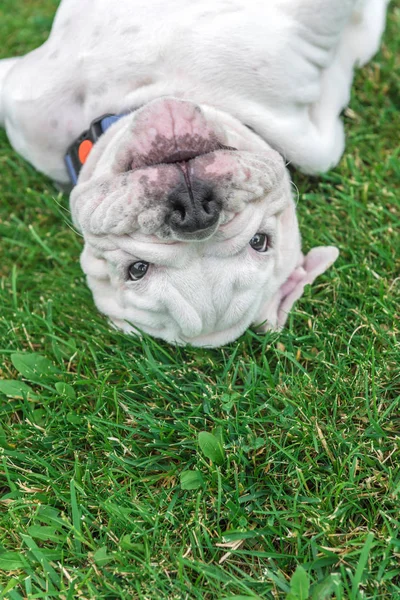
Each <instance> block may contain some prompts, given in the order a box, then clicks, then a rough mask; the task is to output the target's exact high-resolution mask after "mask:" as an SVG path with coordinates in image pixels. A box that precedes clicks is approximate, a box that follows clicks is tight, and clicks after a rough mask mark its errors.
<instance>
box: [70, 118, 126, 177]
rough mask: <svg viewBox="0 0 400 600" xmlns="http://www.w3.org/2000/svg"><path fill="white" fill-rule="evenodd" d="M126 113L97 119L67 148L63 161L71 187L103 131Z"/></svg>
mask: <svg viewBox="0 0 400 600" xmlns="http://www.w3.org/2000/svg"><path fill="white" fill-rule="evenodd" d="M127 114H128V113H122V114H120V115H113V114H107V115H102V116H101V117H98V118H97V119H95V120H94V121H92V122H91V124H90V127H89V129H87V130H86V131H84V132H83V133H82V134H81V135H80V136H79V137H78V138H77V139H76V140H75V141H74V142H73V143H72V144H71V145H70V146H69V148H68V150H67V152H66V154H65V156H64V161H65V164H66V167H67V171H68V174H69V177H70V179H71V182H72V185H76V184H77V182H78V177H79V173H80V170H81V168H82V166H83V165H84V163H85V162H86V159H87V157H88V156H89V154H90V151H91V150H92V148H93V146H94V144H95V143H96V142H97V140H98V139H99V137H100V136H101V135H103V133H104V132H105V131H107V129H108V128H109V127H111V125H113V124H114V123H116V122H117V121H119V119H121V118H122V117H125V115H127Z"/></svg>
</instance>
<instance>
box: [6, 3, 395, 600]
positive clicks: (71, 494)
mask: <svg viewBox="0 0 400 600" xmlns="http://www.w3.org/2000/svg"><path fill="white" fill-rule="evenodd" d="M56 4H57V3H56V2H54V1H52V0H30V1H24V2H14V1H12V0H2V3H1V6H0V39H1V40H2V49H1V52H2V55H3V56H6V55H12V54H21V53H24V52H27V51H29V50H31V49H33V48H34V47H35V46H37V45H38V44H40V43H41V42H42V41H43V40H44V39H45V38H46V36H47V33H48V31H49V28H50V26H51V21H52V16H53V13H54V10H55V7H56ZM399 27H400V2H399V1H398V0H397V1H396V2H394V3H392V5H391V8H390V14H389V23H388V28H387V31H386V34H385V37H384V43H383V46H382V50H381V52H380V53H379V54H378V55H377V56H376V57H375V59H374V60H373V62H372V63H371V64H369V65H368V66H367V67H366V68H364V69H363V70H361V71H359V72H357V75H356V78H355V85H354V88H353V95H352V99H351V103H350V109H348V110H347V111H346V113H345V116H344V118H345V122H346V130H347V148H346V152H345V155H344V157H343V159H342V161H341V163H340V165H339V166H338V167H337V168H336V169H334V170H332V171H331V172H330V173H329V174H327V175H325V176H322V177H320V178H310V177H305V176H302V175H301V174H299V173H297V172H293V174H292V175H293V179H294V182H295V183H296V185H297V187H298V189H299V194H300V197H299V203H298V209H299V217H300V221H301V230H302V233H303V239H304V247H305V248H306V249H307V248H310V247H311V246H314V245H323V244H333V245H337V246H338V247H339V248H340V252H341V254H340V257H339V259H338V261H337V262H336V263H335V266H334V267H333V268H331V269H330V270H329V271H328V272H327V273H326V274H325V275H323V276H322V277H320V278H319V279H318V281H317V283H316V284H315V285H314V286H313V288H312V290H311V289H310V290H308V291H307V292H306V294H305V296H304V297H303V298H302V299H301V301H299V302H298V304H297V305H296V309H295V310H294V311H293V313H292V314H291V317H290V319H289V323H288V326H287V328H286V329H285V331H283V332H282V333H280V334H279V335H278V334H276V333H272V334H268V335H265V336H259V335H256V334H255V333H253V332H251V331H248V332H247V333H246V334H245V335H243V336H242V337H241V338H240V339H239V340H238V341H237V342H235V343H233V344H230V345H228V346H226V347H224V348H222V349H214V350H208V349H201V350H196V349H190V348H187V349H184V348H174V347H171V346H169V345H167V344H166V343H162V342H158V341H154V340H152V339H150V338H147V337H145V338H144V339H143V340H138V339H134V338H130V337H127V336H125V335H123V334H122V333H119V332H116V331H113V330H111V329H110V327H109V326H108V324H107V322H106V320H105V319H104V318H103V317H102V316H101V315H99V314H97V313H96V312H95V311H94V309H93V303H92V298H91V294H90V292H89V290H88V288H87V287H86V285H85V281H84V277H83V276H82V273H81V270H80V267H79V263H78V257H79V253H80V250H81V239H80V237H79V236H78V235H77V234H76V233H75V232H74V230H73V228H72V226H71V222H70V216H69V212H68V199H67V198H66V197H65V196H62V195H61V194H59V193H58V192H57V191H56V190H55V188H54V187H53V186H52V183H51V182H50V181H48V180H47V179H46V178H44V177H43V176H41V175H39V174H37V173H35V171H34V170H33V168H31V167H30V166H29V165H27V164H26V163H25V162H24V161H23V160H22V159H21V158H20V157H19V156H17V154H16V153H15V152H13V150H12V149H11V148H10V146H9V144H8V142H7V138H6V136H5V134H4V132H2V131H1V132H0V192H1V206H0V238H1V246H0V251H1V263H0V282H1V283H0V306H1V315H0V379H1V381H0V386H1V387H0V390H1V391H0V598H9V599H11V600H20V599H21V598H57V599H58V598H61V599H65V600H71V599H75V598H80V599H82V600H83V599H94V600H99V599H103V598H107V599H117V598H122V599H127V600H128V599H132V598H135V599H136V598H137V599H143V600H144V599H146V600H147V599H148V600H163V599H174V598H176V599H189V600H191V599H199V600H200V599H205V600H210V599H224V600H228V599H231V600H233V599H234V598H236V599H237V600H238V599H239V598H240V599H245V598H246V599H248V600H250V599H253V600H254V599H260V598H267V599H269V598H271V599H275V598H282V599H285V598H288V599H291V600H304V599H306V598H309V597H310V598H313V599H314V600H324V599H325V598H335V599H337V600H340V599H342V600H344V599H349V600H357V599H361V598H365V599H378V598H379V599H381V598H388V599H389V598H390V599H394V600H395V599H400V510H399V506H400V471H399V459H400V437H399V431H400V395H399V394H400V378H399V362H400V360H399V358H400V351H399V346H398V345H397V344H398V336H399V322H398V307H399V298H400V295H399V284H400V278H399V271H398V266H399V264H398V262H397V271H396V254H397V261H398V258H399V249H400V244H399V235H398V233H399V225H400V203H399V197H398V194H399V184H400V161H399V148H398V141H399V130H400V118H399V112H398V110H399V98H400V68H399V53H400V39H399ZM396 105H397V107H396ZM396 312H397V315H396ZM9 380H14V381H13V382H12V381H11V382H10V381H9ZM294 573H295V575H294V576H293V574H294ZM1 590H2V591H1Z"/></svg>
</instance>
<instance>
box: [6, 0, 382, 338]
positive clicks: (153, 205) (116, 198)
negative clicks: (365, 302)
mask: <svg viewBox="0 0 400 600" xmlns="http://www.w3.org/2000/svg"><path fill="white" fill-rule="evenodd" d="M386 4H387V1H386V0H251V1H250V0H232V1H230V0H213V1H208V0H207V1H202V2H191V1H190V0H169V1H165V0H163V1H158V0H157V1H154V2H145V1H143V0H135V1H134V2H133V1H132V0H120V1H118V2H114V3H110V2H107V1H106V0H96V1H94V0H91V1H89V0H85V1H82V0H63V2H62V4H61V6H60V9H59V11H58V13H57V16H56V19H55V22H54V25H53V29H52V32H51V35H50V37H49V39H48V41H47V42H46V43H45V44H44V45H43V46H41V47H40V48H38V49H37V50H35V51H33V52H31V53H30V54H28V55H27V56H25V57H23V58H17V59H10V60H6V61H1V62H0V123H3V124H4V125H5V127H6V130H7V134H8V136H9V139H10V141H11V143H12V144H13V146H14V147H15V149H16V150H17V151H18V152H19V153H20V154H22V155H23V156H24V157H25V158H26V159H27V160H28V161H30V162H31V163H32V164H33V165H34V166H35V167H36V168H37V169H39V170H40V171H42V172H44V173H46V174H47V175H48V176H49V177H51V178H52V179H54V180H55V181H58V182H60V183H66V182H67V181H68V176H67V171H66V169H65V165H64V160H63V159H64V154H65V152H66V149H67V148H68V146H69V145H70V144H71V142H72V141H73V140H74V139H75V138H77V137H78V136H79V135H80V134H81V133H82V131H83V130H85V129H87V127H88V125H89V124H90V122H91V121H92V120H93V119H95V118H96V117H99V116H100V115H102V114H105V113H113V114H121V113H126V112H129V111H135V112H132V113H131V114H129V115H127V116H125V117H124V118H123V119H121V120H120V121H119V122H118V123H117V124H115V125H113V127H111V129H110V130H109V131H108V132H106V133H105V134H104V136H103V138H102V139H101V140H100V141H99V142H97V143H96V145H95V147H94V149H93V151H92V153H91V155H90V157H89V159H88V161H87V163H86V164H85V165H84V168H83V171H82V175H81V176H80V178H79V182H78V186H77V187H76V188H75V190H74V192H73V194H72V197H71V208H72V212H73V217H74V220H75V222H76V224H77V225H78V226H79V227H80V228H81V229H82V231H83V233H84V236H85V240H86V248H85V251H84V254H83V259H82V265H83V268H84V270H85V272H86V273H87V275H88V281H89V285H90V286H91V288H92V290H93V292H94V295H95V300H96V303H97V305H98V307H99V308H100V310H102V311H103V312H105V313H106V314H108V315H109V316H110V317H111V318H112V319H113V320H114V322H115V323H117V324H118V325H119V326H121V327H123V328H125V329H128V330H131V329H132V328H131V327H130V326H128V325H127V324H126V321H128V322H130V323H131V324H133V325H134V326H135V325H136V326H137V327H139V328H141V329H144V330H145V331H148V332H150V333H152V334H154V335H156V336H160V337H163V338H165V339H167V340H169V341H174V342H192V343H195V344H206V345H219V344H221V343H225V342H227V341H230V340H231V339H234V338H235V337H237V336H238V335H239V334H240V333H242V332H243V331H244V329H245V328H246V327H247V326H248V325H250V324H251V323H254V322H261V321H263V322H265V323H266V326H267V327H276V326H279V325H281V324H282V323H283V322H284V316H283V315H285V314H286V313H287V310H288V309H289V308H290V306H291V304H292V303H293V301H294V300H295V299H296V298H297V297H299V295H301V292H302V289H303V287H304V285H305V284H306V283H310V282H311V281H312V280H313V279H314V278H315V276H317V275H318V274H320V273H321V272H323V271H324V270H325V269H326V268H327V267H328V266H329V264H331V263H332V262H333V260H334V259H335V257H336V255H337V252H336V251H335V249H319V250H318V249H317V250H314V252H313V253H310V255H309V257H308V260H304V257H303V255H302V254H301V252H300V237H299V233H298V228H297V221H296V217H295V213H294V204H293V200H292V199H291V195H290V187H289V180H288V176H287V174H286V172H285V169H284V162H283V161H282V159H281V158H280V157H279V156H278V154H277V153H276V152H275V151H274V150H276V151H278V152H279V153H280V154H281V155H282V156H283V157H284V159H285V160H286V161H289V162H292V163H293V164H295V165H296V166H298V167H299V168H301V169H302V170H304V171H305V172H310V173H315V172H319V171H324V170H326V169H328V168H329V167H331V166H333V165H335V164H336V163H337V162H338V160H339V158H340V156H341V154H342V152H343V149H344V136H343V127H342V123H341V121H340V118H339V114H340V111H341V110H342V108H343V107H344V106H345V105H346V103H347V101H348V98H349V93H350V87H351V81H352V75H353V67H354V65H355V64H357V63H358V64H362V63H364V62H366V61H367V60H368V59H369V58H370V57H371V56H372V55H373V54H374V53H375V52H376V50H377V48H378V45H379V40H380V36H381V34H382V31H383V27H384V18H385V10H386ZM139 107H143V108H140V109H139V110H137V111H136V110H135V109H138V108H139ZM246 126H247V127H246ZM160 140H161V142H162V143H161V145H160ZM121 148H122V149H121ZM272 148H273V149H274V150H272ZM128 155H129V160H128V163H129V165H130V169H129V175H127V167H126V165H127V162H126V161H127V156H128ZM171 157H175V158H171ZM124 161H125V162H124ZM132 161H133V163H132ZM122 162H124V166H123V167H122V166H121V164H122ZM132 164H133V167H132ZM182 165H183V166H182ZM117 180H118V183H116V182H117ZM182 182H183V183H182ZM182 185H187V186H188V190H189V192H188V194H189V196H190V199H191V200H190V202H192V204H191V205H190V208H188V207H187V206H186V204H185V206H184V208H183V209H182V206H183V204H182V202H184V203H185V202H187V200H182V198H183V192H182ZM179 186H181V187H179ZM196 186H197V187H196ZM178 188H179V190H180V191H179V194H178V195H179V200H178V208H179V210H178V211H177V209H176V206H177V205H176V197H177V193H178V192H177V191H176V190H177V189H178ZM126 189H129V193H127V192H126ZM132 190H133V191H132ZM185 190H186V188H185ZM193 190H195V192H193ZM196 190H199V191H198V192H197V191H196ZM204 190H208V191H207V193H206V192H205V191H204ZM210 190H212V191H210ZM185 194H186V192H185ZM205 194H206V196H207V194H208V196H207V200H204V198H205ZM210 194H211V195H212V199H211V200H210V198H211V196H210ZM189 196H188V197H189ZM132 197H133V199H132ZM172 197H174V198H175V200H172V199H171V198H172ZM185 198H186V196H185ZM199 198H201V200H199ZM260 199H262V201H261V200H260ZM174 202H175V204H174ZM205 202H207V214H208V216H207V215H206V213H205V212H204V206H206V205H205V204H204V203H205ZM171 203H172V205H173V206H174V207H175V209H174V211H175V212H174V215H173V217H171V214H170V213H171V210H172V209H171ZM128 206H129V207H130V208H129V210H128V208H127V207H128ZM193 206H195V208H193ZM166 207H169V208H168V209H167V208H166ZM198 207H200V208H198ZM210 207H211V208H210ZM189 210H190V211H191V212H190V215H189ZM182 211H183V212H182ZM185 211H186V212H185ZM193 211H194V212H193ZM199 211H200V212H199ZM128 213H129V214H128ZM211 213H212V214H211ZM214 213H215V219H214ZM182 214H183V217H182ZM188 215H189V217H190V219H189V217H188V218H186V217H187V216H188ZM199 215H200V216H199ZM176 219H178V220H179V219H181V221H182V222H181V221H179V224H178V225H176V223H177V221H176ZM188 219H189V220H188ZM183 220H185V223H184V224H183ZM234 220H235V223H233V221H234ZM231 221H232V223H231ZM264 230H265V231H267V233H265V234H264V233H262V235H264V241H265V240H266V239H267V237H266V236H267V234H268V240H269V242H268V243H269V244H270V245H271V247H269V252H267V251H266V249H267V246H265V249H261V250H260V248H261V245H260V244H261V242H262V238H260V237H258V238H257V240H256V241H255V242H254V241H253V240H254V236H257V235H259V232H261V231H264ZM246 236H247V237H246ZM247 238H248V239H251V241H252V243H253V245H252V248H253V249H254V247H255V246H256V247H257V248H256V252H258V253H260V255H258V256H256V255H255V254H254V253H253V254H254V256H253V254H252V255H251V256H250V257H249V256H248V255H247V254H246V255H245V256H244V254H243V253H247V252H248V250H247V249H246V248H245V246H246V240H247ZM272 241H273V243H272ZM265 243H266V242H265ZM257 244H258V246H257ZM247 245H248V243H247ZM149 249H150V251H149ZM178 249H179V251H178ZM264 254H266V255H268V258H267V256H264ZM261 255H263V256H261ZM271 256H272V258H271ZM274 256H275V258H274ZM116 257H117V258H116ZM129 257H130V258H129ZM132 257H133V258H132ZM239 257H240V258H239ZM133 259H136V261H137V262H136V263H134V264H137V263H138V261H142V264H143V261H146V264H147V263H151V265H152V273H153V275H152V277H150V279H151V278H153V280H155V281H153V283H152V284H150V283H149V282H148V278H149V277H148V276H146V278H145V279H144V280H143V281H140V282H139V283H137V282H135V283H134V285H135V286H136V287H135V289H134V290H133V285H132V283H133V282H132V281H129V282H128V283H127V277H126V272H127V271H126V269H127V266H129V264H131V263H129V261H132V260H133ZM261 259H262V261H264V263H263V264H261V262H260V261H261ZM254 261H255V262H254ZM154 265H156V266H154ZM146 268H147V267H146ZM166 271H167V273H166ZM144 281H146V284H144ZM160 290H161V291H160ZM153 296H156V298H154V297H153Z"/></svg>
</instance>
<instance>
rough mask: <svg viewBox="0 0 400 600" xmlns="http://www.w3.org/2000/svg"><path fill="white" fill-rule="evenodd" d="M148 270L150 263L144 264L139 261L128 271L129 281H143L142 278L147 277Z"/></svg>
mask: <svg viewBox="0 0 400 600" xmlns="http://www.w3.org/2000/svg"><path fill="white" fill-rule="evenodd" d="M148 268H149V263H148V262H144V261H143V260H138V261H137V262H134V263H132V264H131V265H130V266H129V269H128V276H129V279H132V280H133V281H137V280H138V279H142V277H144V276H145V275H146V273H147V269H148Z"/></svg>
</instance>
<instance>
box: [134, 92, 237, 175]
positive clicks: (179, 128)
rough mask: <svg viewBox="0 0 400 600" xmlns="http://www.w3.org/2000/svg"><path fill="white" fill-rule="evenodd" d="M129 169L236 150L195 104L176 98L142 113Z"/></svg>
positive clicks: (157, 104) (168, 99) (184, 160)
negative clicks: (228, 144) (227, 143)
mask: <svg viewBox="0 0 400 600" xmlns="http://www.w3.org/2000/svg"><path fill="white" fill-rule="evenodd" d="M131 135H132V138H131V143H130V148H129V151H128V156H126V157H125V158H126V159H127V162H126V163H125V164H126V170H129V171H135V170H136V169H141V168H143V167H154V166H157V165H162V164H167V165H170V164H177V163H181V164H182V163H187V162H190V161H191V160H193V159H195V158H198V157H199V156H203V155H206V154H210V153H213V152H216V151H218V150H225V151H226V150H232V151H233V150H236V148H233V147H231V146H227V145H226V144H225V143H224V142H225V140H224V133H223V131H217V130H216V126H215V125H213V124H210V123H209V122H208V121H207V119H206V118H205V117H204V114H203V112H202V111H201V110H200V109H199V108H198V107H197V106H196V105H194V104H192V103H190V102H185V101H181V100H177V99H174V98H162V99H159V100H157V101H154V102H151V103H150V104H148V105H146V106H144V107H143V108H142V109H140V112H139V111H138V114H137V118H136V119H135V121H134V124H133V128H132V130H131Z"/></svg>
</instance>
